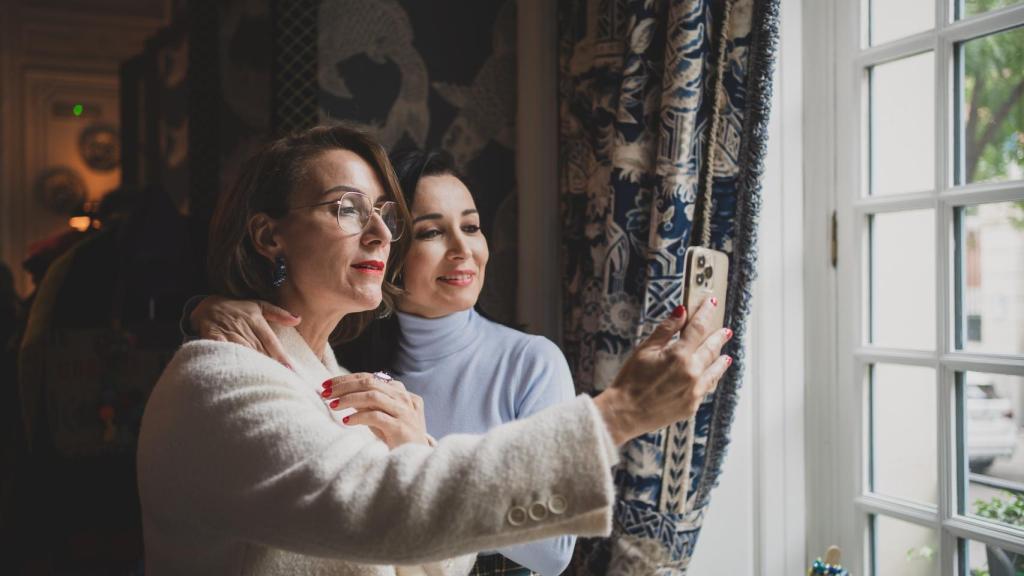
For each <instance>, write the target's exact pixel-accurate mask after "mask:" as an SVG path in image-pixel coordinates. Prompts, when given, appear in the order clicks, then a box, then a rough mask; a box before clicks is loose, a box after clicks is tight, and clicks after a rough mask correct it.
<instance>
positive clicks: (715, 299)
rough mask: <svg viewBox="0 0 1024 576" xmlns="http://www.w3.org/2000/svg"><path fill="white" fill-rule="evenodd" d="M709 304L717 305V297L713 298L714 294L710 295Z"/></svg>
mask: <svg viewBox="0 0 1024 576" xmlns="http://www.w3.org/2000/svg"><path fill="white" fill-rule="evenodd" d="M711 305H712V306H718V298H715V297H714V296H712V297H711Z"/></svg>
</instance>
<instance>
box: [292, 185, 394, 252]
mask: <svg viewBox="0 0 1024 576" xmlns="http://www.w3.org/2000/svg"><path fill="white" fill-rule="evenodd" d="M329 205H334V213H335V216H336V217H337V218H338V227H339V228H341V231H342V232H343V233H344V234H345V235H346V236H355V235H356V234H359V233H361V232H362V231H363V230H365V229H366V227H367V226H368V225H369V224H370V217H371V216H373V213H374V212H376V213H377V215H378V216H380V219H381V221H383V222H384V226H386V227H387V229H388V231H389V232H391V241H392V242H395V241H396V240H398V239H399V238H401V237H402V231H403V230H404V229H405V223H404V222H403V221H402V217H401V215H400V214H399V213H398V204H396V203H394V202H392V201H390V200H389V201H387V202H383V203H381V205H380V206H374V205H373V202H371V201H370V197H369V196H367V195H366V194H363V193H362V192H345V193H344V194H342V196H341V198H339V199H338V200H328V201H327V202H317V203H316V204H309V205H306V206H296V207H294V208H292V210H303V209H306V208H317V207H319V206H329Z"/></svg>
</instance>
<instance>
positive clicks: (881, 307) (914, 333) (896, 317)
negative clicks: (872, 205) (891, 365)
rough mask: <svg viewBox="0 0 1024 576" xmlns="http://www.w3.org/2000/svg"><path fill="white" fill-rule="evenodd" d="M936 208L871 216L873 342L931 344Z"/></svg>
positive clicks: (916, 346)
mask: <svg viewBox="0 0 1024 576" xmlns="http://www.w3.org/2000/svg"><path fill="white" fill-rule="evenodd" d="M934 215H935V211H934V210H911V211H907V212H891V213H885V214H875V215H874V216H872V217H871V226H870V228H871V249H870V270H869V272H868V279H869V282H870V284H869V287H868V288H869V289H868V291H867V294H868V296H869V298H870V307H869V308H868V310H869V319H870V325H869V326H868V334H869V335H870V340H869V341H870V342H871V343H872V344H875V345H877V346H887V347H893V348H912V349H919V350H932V349H934V348H935V235H934V233H933V231H934V229H935V228H934V226H935V224H934Z"/></svg>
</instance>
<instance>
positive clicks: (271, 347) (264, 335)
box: [250, 318, 292, 368]
mask: <svg viewBox="0 0 1024 576" xmlns="http://www.w3.org/2000/svg"><path fill="white" fill-rule="evenodd" d="M250 328H251V329H252V331H253V335H254V336H255V337H256V339H257V340H259V342H260V344H261V345H262V346H263V349H264V350H265V354H267V355H268V356H270V357H271V358H273V359H274V360H277V361H278V362H280V363H281V364H284V365H285V366H288V367H289V368H291V365H292V363H291V361H290V360H289V359H288V354H287V353H286V352H285V351H284V346H283V345H282V344H281V341H280V340H279V339H278V338H277V334H274V331H273V330H272V329H271V328H270V324H267V322H266V320H264V319H262V318H261V319H260V320H259V321H258V322H256V323H255V324H253V325H252V326H251V327H250Z"/></svg>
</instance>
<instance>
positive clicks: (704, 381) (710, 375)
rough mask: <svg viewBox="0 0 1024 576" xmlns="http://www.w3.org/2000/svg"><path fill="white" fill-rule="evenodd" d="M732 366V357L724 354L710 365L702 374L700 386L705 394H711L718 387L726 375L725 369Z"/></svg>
mask: <svg viewBox="0 0 1024 576" xmlns="http://www.w3.org/2000/svg"><path fill="white" fill-rule="evenodd" d="M730 366H732V357H731V356H726V355H724V354H723V355H722V356H719V357H718V358H717V359H715V361H714V362H713V363H712V364H711V366H708V369H707V370H705V371H704V374H702V375H701V378H700V384H699V388H700V389H701V390H702V391H703V393H704V394H710V393H711V392H714V391H715V390H717V389H718V382H719V381H720V380H721V379H722V376H724V375H725V371H726V370H728V369H729V367H730Z"/></svg>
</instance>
